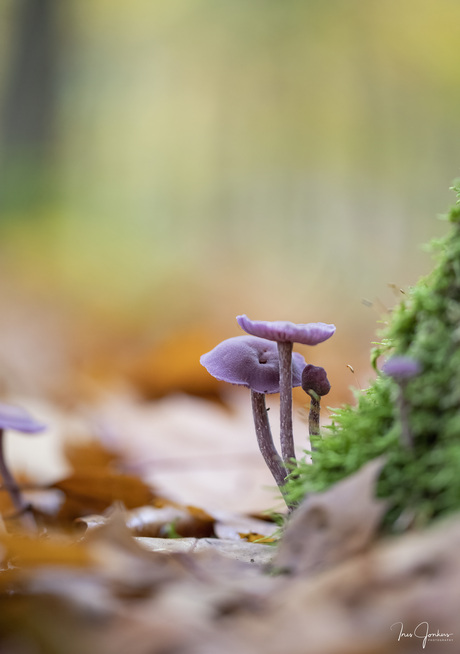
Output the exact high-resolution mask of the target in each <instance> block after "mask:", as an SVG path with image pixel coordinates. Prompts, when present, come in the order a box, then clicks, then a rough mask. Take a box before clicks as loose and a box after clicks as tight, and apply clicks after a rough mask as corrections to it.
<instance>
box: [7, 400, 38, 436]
mask: <svg viewBox="0 0 460 654" xmlns="http://www.w3.org/2000/svg"><path fill="white" fill-rule="evenodd" d="M0 429H14V430H15V431H20V432H23V433H24V434H37V433H38V432H41V431H44V430H45V429H46V425H44V424H43V423H41V422H38V421H37V420H35V418H33V417H32V416H31V415H30V413H28V412H27V411H26V410H25V409H22V408H20V407H17V406H11V405H10V404H1V403H0Z"/></svg>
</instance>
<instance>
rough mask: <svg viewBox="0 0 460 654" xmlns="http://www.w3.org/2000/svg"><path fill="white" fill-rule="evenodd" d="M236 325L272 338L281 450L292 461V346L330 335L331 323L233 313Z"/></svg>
mask: <svg viewBox="0 0 460 654" xmlns="http://www.w3.org/2000/svg"><path fill="white" fill-rule="evenodd" d="M236 320H237V322H238V324H239V326H240V327H241V328H242V329H244V331H245V332H247V333H248V334H253V335H254V336H259V337H261V338H266V339H268V340H270V341H276V343H277V346H278V356H279V366H280V432H281V453H282V456H283V460H284V462H285V464H287V463H288V462H290V461H291V462H292V461H295V452H294V435H293V429H292V386H293V385H294V384H292V374H293V371H292V347H293V343H302V344H304V345H317V344H318V343H322V342H323V341H326V340H327V339H328V338H330V337H331V336H332V335H333V334H334V332H335V325H328V324H326V323H324V322H310V323H307V324H297V325H296V324H295V323H293V322H287V321H274V322H267V321H263V320H250V319H249V318H248V317H247V316H246V315H242V316H237V318H236Z"/></svg>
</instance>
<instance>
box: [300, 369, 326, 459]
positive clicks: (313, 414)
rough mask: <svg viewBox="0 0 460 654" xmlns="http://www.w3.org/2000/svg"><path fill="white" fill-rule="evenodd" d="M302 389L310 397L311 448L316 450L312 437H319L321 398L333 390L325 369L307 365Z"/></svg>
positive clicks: (309, 427) (309, 425)
mask: <svg viewBox="0 0 460 654" xmlns="http://www.w3.org/2000/svg"><path fill="white" fill-rule="evenodd" d="M302 388H303V390H304V391H305V393H307V395H309V396H310V413H309V415H308V430H309V433H310V447H311V449H312V451H313V450H314V449H315V448H314V445H313V444H312V442H311V441H312V436H313V437H314V436H319V435H320V429H319V418H320V410H321V405H320V402H321V397H322V396H323V395H327V394H328V393H329V391H330V390H331V385H330V383H329V379H328V378H327V373H326V371H325V370H324V368H321V367H320V366H313V365H312V364H310V363H307V365H306V366H305V368H304V369H303V372H302Z"/></svg>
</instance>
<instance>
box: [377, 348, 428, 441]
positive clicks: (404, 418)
mask: <svg viewBox="0 0 460 654" xmlns="http://www.w3.org/2000/svg"><path fill="white" fill-rule="evenodd" d="M421 371H422V366H421V365H420V362H419V361H417V360H416V359H413V358H412V357H409V356H404V355H401V356H393V357H391V358H390V359H388V360H387V361H385V363H384V364H383V366H382V372H383V373H384V374H385V375H387V376H388V377H392V378H393V379H394V380H395V382H396V383H397V385H398V394H397V396H396V405H397V407H398V412H399V418H400V421H401V442H402V444H403V445H404V447H406V448H407V449H409V450H411V449H413V446H414V443H413V437H412V432H411V429H410V425H409V406H408V404H407V400H406V397H405V388H406V386H407V383H408V381H409V380H410V379H411V378H412V377H415V376H416V375H418V374H420V372H421Z"/></svg>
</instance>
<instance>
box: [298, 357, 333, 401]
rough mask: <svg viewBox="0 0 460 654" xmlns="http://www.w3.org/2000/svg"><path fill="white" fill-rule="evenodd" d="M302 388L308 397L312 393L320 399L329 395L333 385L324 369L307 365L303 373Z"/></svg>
mask: <svg viewBox="0 0 460 654" xmlns="http://www.w3.org/2000/svg"><path fill="white" fill-rule="evenodd" d="M302 388H303V390H304V391H305V393H308V395H310V392H311V391H313V392H314V393H316V395H319V396H320V397H322V396H323V395H327V394H328V393H329V391H330V390H331V385H330V383H329V379H328V378H327V373H326V371H325V370H324V368H321V367H320V366H313V365H312V364H311V363H307V365H306V366H305V368H304V369H303V371H302Z"/></svg>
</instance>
